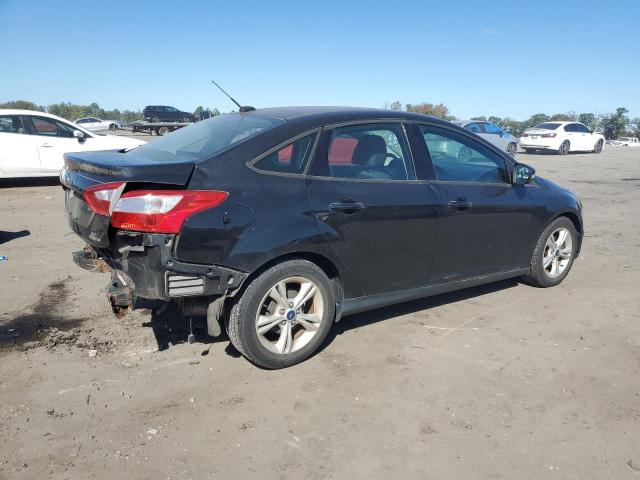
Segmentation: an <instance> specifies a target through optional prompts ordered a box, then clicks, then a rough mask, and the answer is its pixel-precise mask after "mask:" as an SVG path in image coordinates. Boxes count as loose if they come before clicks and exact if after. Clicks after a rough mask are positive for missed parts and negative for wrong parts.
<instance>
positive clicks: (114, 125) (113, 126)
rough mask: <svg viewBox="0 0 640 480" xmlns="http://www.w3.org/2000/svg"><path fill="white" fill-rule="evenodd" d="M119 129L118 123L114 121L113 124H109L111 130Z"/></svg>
mask: <svg viewBox="0 0 640 480" xmlns="http://www.w3.org/2000/svg"><path fill="white" fill-rule="evenodd" d="M117 129H118V125H116V124H115V123H112V124H111V125H109V130H111V131H114V130H117Z"/></svg>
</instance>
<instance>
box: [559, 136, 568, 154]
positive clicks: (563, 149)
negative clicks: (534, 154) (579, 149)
mask: <svg viewBox="0 0 640 480" xmlns="http://www.w3.org/2000/svg"><path fill="white" fill-rule="evenodd" d="M570 149H571V144H570V143H569V140H565V141H564V142H562V143H561V144H560V148H558V153H559V154H560V155H566V154H567V153H569V150H570Z"/></svg>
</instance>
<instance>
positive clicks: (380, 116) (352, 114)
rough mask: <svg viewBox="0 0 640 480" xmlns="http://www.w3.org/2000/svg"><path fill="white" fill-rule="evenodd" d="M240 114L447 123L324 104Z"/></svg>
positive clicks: (309, 120)
mask: <svg viewBox="0 0 640 480" xmlns="http://www.w3.org/2000/svg"><path fill="white" fill-rule="evenodd" d="M241 115H259V116H264V117H270V118H276V119H280V120H286V121H287V123H288V124H289V125H293V124H297V123H300V124H309V125H312V124H316V125H318V126H319V125H328V124H331V123H340V122H349V121H357V120H367V119H371V120H373V119H376V120H384V119H387V118H388V119H403V120H413V121H421V120H422V121H424V120H429V121H435V122H437V123H447V124H448V123H449V122H446V121H445V120H442V119H439V118H435V117H431V116H429V115H423V114H421V113H412V112H400V111H397V110H385V109H381V108H366V107H325V106H301V107H272V108H259V109H256V110H252V111H250V112H247V113H242V114H241Z"/></svg>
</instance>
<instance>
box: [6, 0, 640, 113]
mask: <svg viewBox="0 0 640 480" xmlns="http://www.w3.org/2000/svg"><path fill="white" fill-rule="evenodd" d="M0 32H2V38H3V42H2V43H3V47H2V53H1V54H0V102H2V101H6V100H15V99H24V100H32V101H34V102H36V103H38V104H45V105H46V104H50V103H55V102H60V101H69V102H74V103H83V104H87V103H90V102H93V101H95V102H97V103H99V104H100V106H102V107H104V108H109V109H110V108H120V109H125V108H133V109H140V108H143V107H144V106H145V105H147V104H167V105H173V106H176V107H178V108H180V109H185V110H193V109H194V108H195V107H196V106H198V105H203V106H205V107H207V106H209V107H218V108H219V109H220V110H221V111H229V110H231V109H233V108H234V105H232V104H231V103H230V102H229V101H228V100H227V99H226V98H225V97H223V96H222V94H221V93H220V92H218V91H217V90H216V89H215V88H214V87H213V86H212V85H211V83H210V82H209V80H210V79H211V78H214V79H216V80H217V81H218V82H219V83H221V84H222V85H223V86H224V87H225V88H226V89H227V90H228V91H229V92H230V93H231V94H232V95H233V96H234V97H236V98H237V99H238V100H240V102H241V103H244V104H250V105H254V106H256V107H268V106H281V105H354V106H372V107H381V106H383V105H384V104H385V102H391V101H393V100H400V101H401V102H402V103H418V102H421V101H429V102H432V103H438V102H443V103H444V104H445V105H447V106H448V107H449V109H450V111H451V112H452V113H453V114H454V115H456V116H457V117H458V118H465V117H471V116H475V115H487V116H489V115H497V116H510V117H512V118H516V119H524V118H527V117H529V116H530V115H531V114H533V113H538V112H545V113H549V114H551V113H557V112H566V111H575V112H578V113H580V112H587V111H588V112H595V113H605V112H610V111H613V110H614V109H615V108H616V107H618V106H626V107H627V108H628V109H629V110H630V111H631V113H630V115H631V116H640V89H639V88H638V85H639V84H640V48H639V47H640V1H638V0H627V1H622V0H621V1H612V2H601V1H590V0H581V1H543V0H538V1H535V2H526V3H525V2H522V3H519V2H508V1H500V0H494V1H480V2H479V1H477V0H476V1H469V2H466V1H444V2H443V1H438V2H428V1H415V2H414V1H409V0H405V1H402V2H397V1H388V0H387V1H384V2H377V1H374V0H370V1H362V2H355V1H352V2H348V1H346V0H342V1H333V0H325V1H322V2H303V1H295V2H293V1H286V2H285V1H282V2H278V1H257V2H251V1H246V2H237V1H232V2H218V1H197V0H194V1H179V0H171V1H164V0H155V1H153V2H145V1H139V2H138V1H134V0H129V1H120V0H108V1H86V0H85V1H81V2H80V1H73V0H65V1H36V0H33V1H25V0H0Z"/></svg>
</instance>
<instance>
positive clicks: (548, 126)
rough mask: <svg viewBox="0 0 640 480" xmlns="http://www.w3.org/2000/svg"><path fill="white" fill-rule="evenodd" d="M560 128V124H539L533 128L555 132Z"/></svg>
mask: <svg viewBox="0 0 640 480" xmlns="http://www.w3.org/2000/svg"><path fill="white" fill-rule="evenodd" d="M559 126H560V124H559V123H539V124H538V125H536V126H535V127H533V128H542V129H544V130H555V129H556V128H558V127H559Z"/></svg>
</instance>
